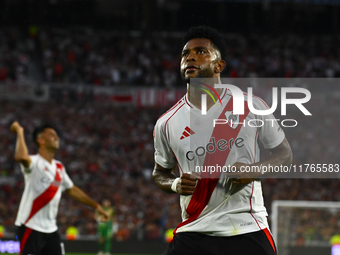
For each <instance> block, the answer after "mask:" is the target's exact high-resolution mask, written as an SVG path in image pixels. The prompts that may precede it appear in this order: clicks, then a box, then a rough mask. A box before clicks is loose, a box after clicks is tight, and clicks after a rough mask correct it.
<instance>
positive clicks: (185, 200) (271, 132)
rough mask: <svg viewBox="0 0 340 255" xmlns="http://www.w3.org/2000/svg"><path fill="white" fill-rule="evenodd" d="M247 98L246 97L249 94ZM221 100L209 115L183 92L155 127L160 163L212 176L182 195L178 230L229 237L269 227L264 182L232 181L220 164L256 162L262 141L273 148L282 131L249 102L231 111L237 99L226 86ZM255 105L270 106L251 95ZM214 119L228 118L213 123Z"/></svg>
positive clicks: (282, 134)
mask: <svg viewBox="0 0 340 255" xmlns="http://www.w3.org/2000/svg"><path fill="white" fill-rule="evenodd" d="M244 97H245V101H247V100H248V96H247V94H244ZM221 102H222V106H221V105H220V103H217V104H215V105H214V106H213V107H211V108H210V109H209V110H208V112H207V115H202V114H201V110H199V109H197V108H196V107H195V106H193V105H192V104H191V103H190V102H189V101H188V98H187V95H185V96H184V97H183V98H182V99H181V100H180V101H179V102H178V103H177V104H176V105H175V106H174V107H172V108H171V109H170V110H169V111H168V112H166V113H165V114H164V115H163V116H161V117H160V118H159V119H158V121H157V123H156V125H155V129H154V146H155V161H156V163H157V164H159V165H161V166H162V167H164V168H168V169H171V168H173V167H174V166H176V164H177V165H178V167H179V170H180V174H183V173H188V172H193V171H196V172H198V171H200V172H201V176H203V177H211V178H202V179H201V180H200V181H198V183H197V186H196V190H195V192H194V194H193V195H192V196H180V205H181V210H182V220H183V221H182V223H180V224H179V225H178V226H177V229H176V230H175V232H200V233H205V234H208V235H212V236H231V235H238V234H244V233H249V232H254V231H258V230H260V229H264V228H268V223H267V211H266V208H265V207H264V203H263V196H262V188H261V182H260V181H259V180H256V181H253V182H251V183H249V184H246V185H241V184H233V183H232V181H231V179H228V178H227V177H226V176H227V175H226V173H225V172H223V171H221V170H218V168H217V165H218V166H220V167H223V166H231V165H233V164H234V163H235V162H241V163H247V164H252V163H255V162H258V161H259V159H260V153H259V145H258V142H260V143H262V144H263V146H264V147H265V148H266V149H271V148H275V147H276V146H278V145H279V144H280V143H281V142H282V141H283V140H284V137H285V135H284V132H283V131H282V129H281V128H280V126H279V125H278V123H277V122H276V120H275V118H274V116H273V115H264V116H259V115H254V114H253V113H251V112H249V109H248V106H247V104H245V114H244V115H235V114H233V113H232V102H233V98H232V95H231V94H229V93H228V91H227V90H226V89H225V90H224V91H223V92H222V94H221ZM253 105H254V107H255V108H256V109H259V110H266V109H268V108H269V107H268V106H267V105H266V104H265V103H264V102H263V101H262V100H261V99H260V98H257V97H253ZM216 119H219V120H220V122H221V123H223V120H229V122H228V123H226V121H225V122H224V124H217V125H215V127H214V126H213V123H214V120H216ZM230 120H233V123H231V121H230ZM215 122H216V121H215ZM236 122H238V123H240V124H237V123H236ZM254 126H262V127H254ZM211 166H215V170H216V171H219V172H220V173H221V172H222V173H221V174H220V175H219V174H217V173H216V172H215V173H213V175H208V174H207V171H208V169H210V170H213V168H211ZM209 167H210V168H209Z"/></svg>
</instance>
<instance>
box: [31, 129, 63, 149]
mask: <svg viewBox="0 0 340 255" xmlns="http://www.w3.org/2000/svg"><path fill="white" fill-rule="evenodd" d="M46 128H52V129H54V130H55V131H56V132H57V133H58V131H57V129H56V128H55V127H53V126H52V125H50V124H44V125H42V126H40V127H36V128H35V129H34V131H33V134H32V138H33V141H34V142H35V143H36V144H37V145H38V146H39V144H38V142H37V139H38V136H39V135H40V134H41V133H42V132H44V131H45V129H46Z"/></svg>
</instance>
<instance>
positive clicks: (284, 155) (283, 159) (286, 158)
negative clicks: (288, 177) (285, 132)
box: [251, 139, 293, 177]
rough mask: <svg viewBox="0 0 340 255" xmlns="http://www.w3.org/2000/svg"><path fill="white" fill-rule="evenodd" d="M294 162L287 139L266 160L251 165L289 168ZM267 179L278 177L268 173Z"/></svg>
mask: <svg viewBox="0 0 340 255" xmlns="http://www.w3.org/2000/svg"><path fill="white" fill-rule="evenodd" d="M292 161H293V153H292V150H291V148H290V145H289V143H288V141H287V140H286V139H284V140H283V142H282V143H281V144H280V146H278V147H277V148H275V150H272V151H271V155H270V157H269V158H267V159H266V160H263V161H260V162H257V163H254V164H251V165H252V166H258V167H261V166H267V167H268V166H288V165H290V164H291V163H292ZM265 175H266V177H270V176H273V175H276V174H275V173H274V174H273V173H266V174H265Z"/></svg>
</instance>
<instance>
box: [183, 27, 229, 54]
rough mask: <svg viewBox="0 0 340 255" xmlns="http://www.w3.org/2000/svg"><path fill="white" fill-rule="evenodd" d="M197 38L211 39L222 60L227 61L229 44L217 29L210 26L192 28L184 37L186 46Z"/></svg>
mask: <svg viewBox="0 0 340 255" xmlns="http://www.w3.org/2000/svg"><path fill="white" fill-rule="evenodd" d="M195 38H206V39H209V40H210V41H211V42H212V43H213V45H214V46H215V48H217V50H219V51H220V53H221V58H222V60H225V58H226V56H227V44H226V41H225V39H224V37H223V35H222V34H221V33H220V32H218V31H217V30H216V29H214V28H212V27H208V26H197V27H191V28H190V29H189V30H188V32H187V33H186V34H185V36H184V44H186V43H187V42H188V41H190V40H191V39H195Z"/></svg>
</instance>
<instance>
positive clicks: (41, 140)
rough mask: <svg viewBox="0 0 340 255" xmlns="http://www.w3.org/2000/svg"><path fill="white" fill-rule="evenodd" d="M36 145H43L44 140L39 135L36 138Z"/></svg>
mask: <svg viewBox="0 0 340 255" xmlns="http://www.w3.org/2000/svg"><path fill="white" fill-rule="evenodd" d="M37 143H38V145H39V146H41V145H42V144H44V143H45V140H44V138H43V137H42V135H41V134H40V135H38V137H37Z"/></svg>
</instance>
